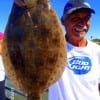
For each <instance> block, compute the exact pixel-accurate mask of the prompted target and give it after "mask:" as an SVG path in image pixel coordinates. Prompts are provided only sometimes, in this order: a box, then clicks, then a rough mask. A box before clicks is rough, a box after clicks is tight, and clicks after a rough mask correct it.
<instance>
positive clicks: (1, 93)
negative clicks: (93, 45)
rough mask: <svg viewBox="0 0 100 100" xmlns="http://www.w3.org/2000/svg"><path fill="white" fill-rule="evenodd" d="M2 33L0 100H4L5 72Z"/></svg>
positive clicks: (0, 44) (0, 48) (1, 37)
mask: <svg viewBox="0 0 100 100" xmlns="http://www.w3.org/2000/svg"><path fill="white" fill-rule="evenodd" d="M3 37H4V35H3V33H2V32H0V100H5V70H4V66H3V63H2V41H3Z"/></svg>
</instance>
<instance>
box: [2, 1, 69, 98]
mask: <svg viewBox="0 0 100 100" xmlns="http://www.w3.org/2000/svg"><path fill="white" fill-rule="evenodd" d="M33 1H34V0H33ZM39 1H40V0H35V1H34V2H35V3H34V4H35V5H33V7H32V8H31V9H26V8H25V10H24V11H22V12H21V10H22V8H20V7H18V6H17V5H16V4H13V7H12V11H11V14H10V17H9V20H8V24H7V27H6V30H5V37H4V41H3V51H4V52H3V61H4V66H5V69H6V71H7V73H8V76H9V78H10V79H11V80H12V81H13V82H14V84H15V85H16V86H17V87H18V88H19V89H21V90H22V91H23V92H25V93H27V94H28V100H40V98H41V94H42V93H43V92H44V91H45V90H46V89H47V88H48V87H49V86H50V85H51V84H53V83H55V82H56V81H57V80H58V79H59V78H60V77H61V75H62V73H63V71H64V68H65V64H66V57H67V52H66V46H65V45H66V42H65V38H64V34H63V31H62V28H61V26H60V22H59V19H58V17H57V15H56V13H55V12H54V10H53V9H52V8H51V7H49V6H50V5H49V6H48V1H47V0H43V1H41V2H39ZM16 9H20V10H19V13H16V12H17V11H16Z"/></svg>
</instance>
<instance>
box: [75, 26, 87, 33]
mask: <svg viewBox="0 0 100 100" xmlns="http://www.w3.org/2000/svg"><path fill="white" fill-rule="evenodd" d="M86 29H87V28H86V27H83V28H79V27H76V28H75V30H76V31H79V32H81V31H84V30H86Z"/></svg>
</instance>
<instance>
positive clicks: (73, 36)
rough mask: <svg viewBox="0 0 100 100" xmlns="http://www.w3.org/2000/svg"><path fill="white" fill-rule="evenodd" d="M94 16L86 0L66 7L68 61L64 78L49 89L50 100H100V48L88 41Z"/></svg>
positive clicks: (71, 3) (65, 22) (71, 0)
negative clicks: (99, 87)
mask: <svg viewBox="0 0 100 100" xmlns="http://www.w3.org/2000/svg"><path fill="white" fill-rule="evenodd" d="M92 13H95V11H94V10H93V9H92V8H91V7H90V5H89V4H88V3H87V2H85V1H83V0H80V1H79V0H77V1H74V0H70V1H68V3H67V4H66V5H65V8H64V13H63V16H62V19H61V21H62V24H63V25H64V27H65V30H66V35H65V38H66V41H67V44H66V47H67V51H68V57H67V58H68V59H67V64H66V68H65V71H64V73H63V75H62V77H61V78H60V79H59V81H57V82H56V83H55V84H53V85H52V86H50V87H49V100H100V94H99V89H98V85H99V83H100V46H99V45H97V44H95V43H92V42H91V41H89V40H87V39H86V38H85V35H86V34H87V32H88V30H89V27H90V19H91V15H92Z"/></svg>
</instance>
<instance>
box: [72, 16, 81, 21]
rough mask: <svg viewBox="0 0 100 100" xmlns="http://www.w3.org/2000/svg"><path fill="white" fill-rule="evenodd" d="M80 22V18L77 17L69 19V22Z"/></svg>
mask: <svg viewBox="0 0 100 100" xmlns="http://www.w3.org/2000/svg"><path fill="white" fill-rule="evenodd" d="M79 20H80V18H79V17H74V18H71V21H73V22H76V21H79Z"/></svg>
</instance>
